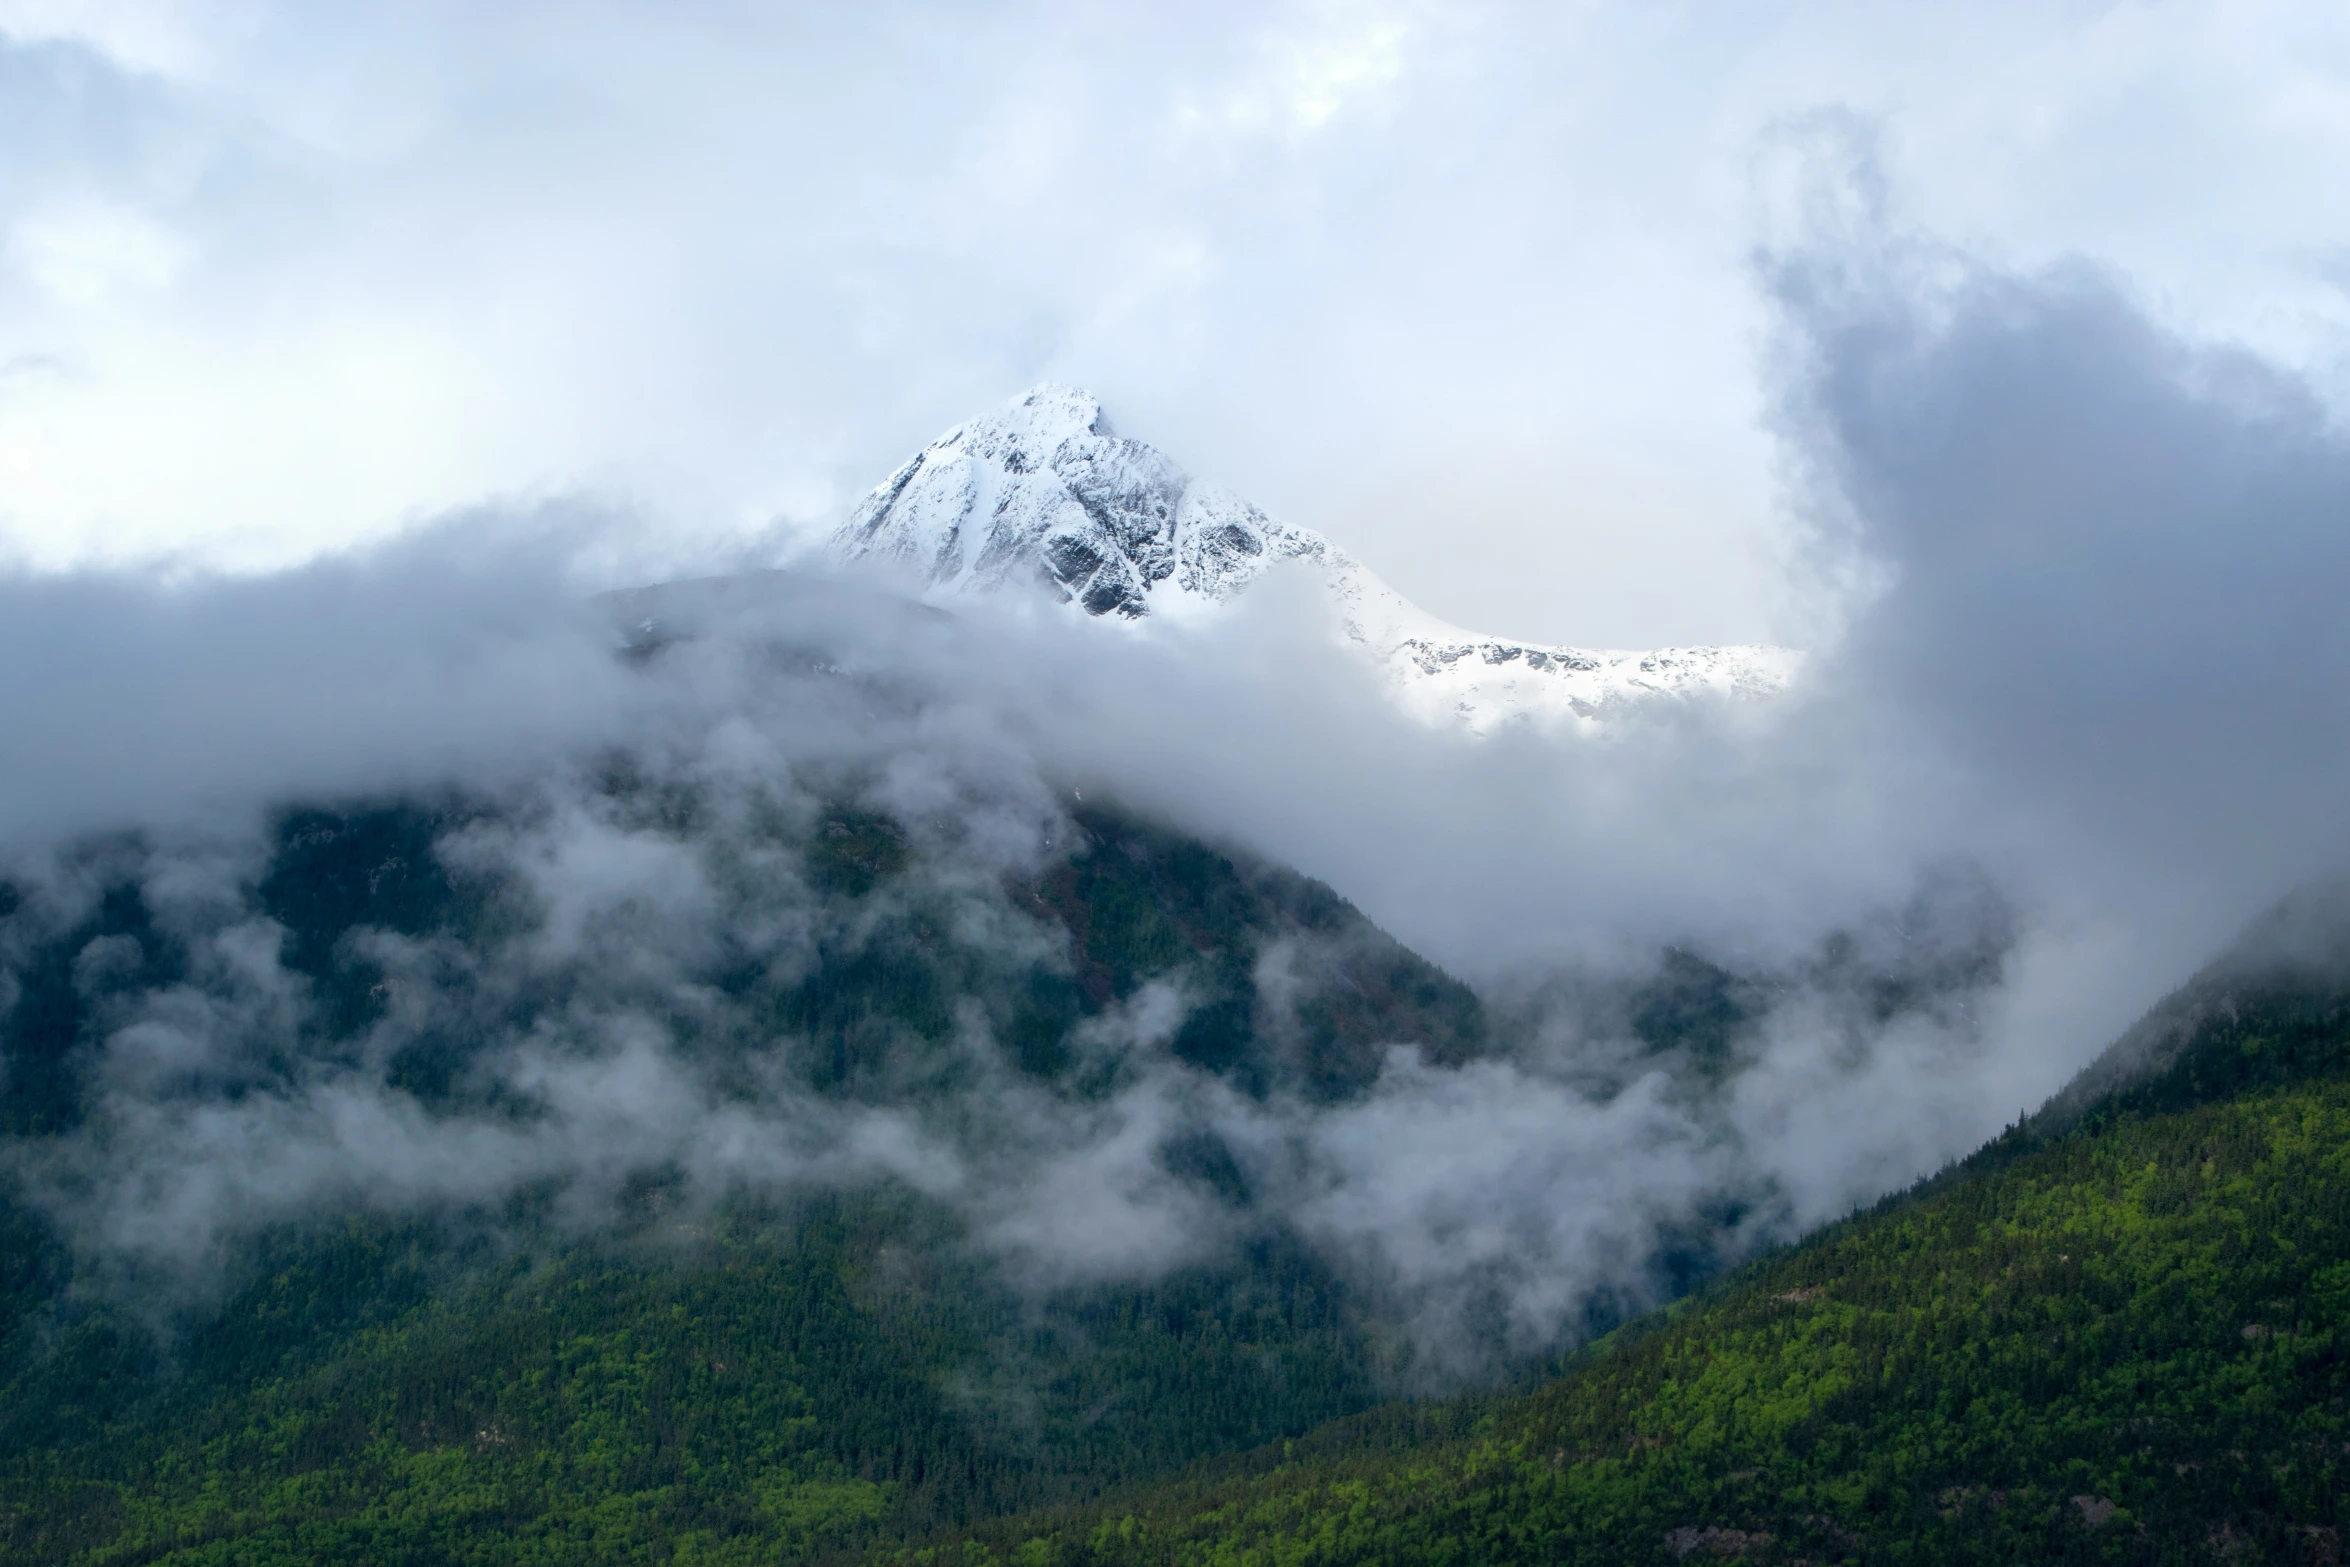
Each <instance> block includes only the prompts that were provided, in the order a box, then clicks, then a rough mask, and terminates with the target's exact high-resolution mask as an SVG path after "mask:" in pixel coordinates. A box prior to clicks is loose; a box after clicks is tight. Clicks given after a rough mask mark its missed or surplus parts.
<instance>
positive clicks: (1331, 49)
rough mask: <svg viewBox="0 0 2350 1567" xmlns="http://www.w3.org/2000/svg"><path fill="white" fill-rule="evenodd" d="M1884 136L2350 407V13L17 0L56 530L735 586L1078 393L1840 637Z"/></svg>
mask: <svg viewBox="0 0 2350 1567" xmlns="http://www.w3.org/2000/svg"><path fill="white" fill-rule="evenodd" d="M1824 109H1826V110H1839V111H1844V112H1846V113H1849V114H1850V115H1853V116H1856V117H1857V118H1858V119H1859V120H1860V121H1861V122H1864V123H1870V124H1874V125H1875V126H1876V127H1877V129H1878V134H1879V135H1880V137H1881V142H1882V158H1883V166H1884V169H1885V172H1886V175H1887V177H1888V179H1889V181H1890V183H1891V185H1892V187H1893V188H1894V190H1895V192H1896V196H1897V199H1898V201H1899V203H1900V205H1901V206H1902V208H1903V210H1904V211H1905V212H1906V213H1908V214H1909V215H1910V217H1911V219H1912V220H1914V221H1915V222H1916V223H1917V224H1918V225H1920V226H1921V227H1923V228H1926V229H1929V230H1931V231H1934V232H1936V233H1939V234H1941V235H1944V236H1946V237H1947V238H1949V239H1950V240H1952V241H1953V242H1955V243H1957V244H1959V245H1962V246H1964V247H1966V249H1967V250H1968V251H1969V252H1971V253H1972V254H1975V255H1977V256H1980V257H1984V258H1987V259H1989V260H1991V261H1993V262H1995V263H1997V264H2000V265H2003V266H2008V267H2021V268H2027V269H2028V268H2030V267H2032V266H2035V265H2037V264H2039V263H2041V262H2043V261H2046V260H2048V259H2050V258H2054V257H2057V256H2061V255H2064V254H2067V253H2072V252H2080V253H2084V254H2087V255H2089V256H2092V257H2095V258H2098V259H2100V260H2102V261H2104V262H2105V263H2107V264H2108V265H2109V266H2110V267H2111V268H2113V269H2114V272H2115V273H2116V274H2117V275H2118V276H2119V277H2120V278H2121V279H2123V284H2124V286H2125V287H2126V288H2128V289H2130V290H2132V291H2133V292H2134V294H2135V298H2136V303H2137V305H2138V306H2139V307H2140V308H2143V309H2144V310H2146V311H2147V312H2149V313H2150V314H2151V315H2152V316H2153V318H2154V319H2156V320H2157V321H2160V322H2162V323H2164V324H2165V325H2167V326H2170V327H2173V328H2176V329H2180V330H2183V331H2185V332H2187V333H2188V334H2190V335H2191V336H2195V337H2200V338H2205V339H2212V340H2218V341H2221V342H2237V343H2242V344H2245V345H2248V346H2252V347H2254V348H2257V349H2258V350H2260V351H2261V352H2262V353H2263V354H2264V355H2266V356H2268V357H2269V358H2271V359H2273V360H2276V361H2279V362H2282V363H2284V364H2286V365H2288V366H2291V367H2293V368H2295V369H2298V370H2300V371H2302V372H2304V373H2306V374H2307V375H2309V376H2310V377H2311V378H2312V381H2313V384H2314V385H2315V386H2316V387H2317V388H2318V389H2319V391H2320V393H2321V395H2324V396H2327V397H2332V398H2335V399H2336V400H2337V403H2338V402H2339V399H2340V390H2341V388H2342V387H2343V386H2345V385H2346V384H2350V374H2346V372H2345V365H2346V363H2350V360H2346V359H2345V345H2346V343H2350V336H2346V328H2350V299H2346V298H2345V295H2344V292H2343V286H2342V284H2343V280H2345V279H2350V245H2346V244H2345V228H2346V226H2350V225H2345V222H2344V220H2343V219H2342V217H2341V214H2342V212H2343V211H2344V206H2343V201H2342V199H2341V198H2342V195H2343V192H2344V187H2345V182H2346V178H2350V10H2345V9H2344V8H2342V7H2340V6H2338V5H2324V4H2292V3H2282V0H2278V3H2270V0H2226V3H2187V0H2181V3H2146V4H2119V5H2094V4H2068V3H2056V0H2032V3H2029V4H2003V3H1997V0H1969V3H1967V4H1964V5H1957V4H1949V5H1931V6H1929V5H1903V6H1886V5H1882V4H1864V3H1836V0H1822V3H1809V4H1770V3H1761V0H1756V3H1740V4H1735V5H1731V4H1713V5H1696V4H1672V3H1664V0H1649V3H1640V4H1630V3H1625V4H1610V3H1591V4H1568V3H1553V4H1542V5H1528V6H1523V7H1516V6H1507V5H1479V4H1472V3H1467V0H1452V3H1445V4H1415V3H1407V0H1393V3H1390V0H1363V3H1345V0H1334V3H1305V4H1246V5H1241V4H1231V5H1218V4H1212V3H1202V0H1187V3H1185V4H1183V5H1179V6H1178V5H1139V4H1106V3H1105V4H1082V3H1014V4H1000V5H985V6H981V5H970V4H961V3H957V4H937V5H921V4H880V5H857V6H845V5H843V6H824V7H818V6H807V5H801V6H793V5H766V6H751V5H732V4H723V3H691V4H674V3H673V4H662V5H652V4H637V5H629V4H583V3H567V4H563V5H560V6H557V5H545V4H535V3H531V0H504V3H501V4H500V5H497V6H495V7H482V6H473V5H458V4H428V3H419V4H408V5H396V6H381V5H366V6H362V5H356V4H352V5H331V4H317V3H306V4H300V5H295V4H274V3H270V0H217V3H211V0H191V3H187V4H178V5H174V4H168V3H141V0H126V3H119V4H114V3H106V0H86V3H80V4H76V3H73V0H0V148H4V149H5V151H4V153H0V553H4V554H5V555H6V556H8V557H13V558H14V560H15V561H16V562H17V563H18V564H20V565H31V566H34V567H37V568H44V569H46V568H54V567H58V566H63V565H66V564H69V563H77V562H92V561H107V562H114V563H122V562H136V561H149V560H158V559H168V560H173V561H178V562H196V563H220V564H229V565H234V566H240V567H249V566H260V565H267V564H278V563H285V562H289V561H293V560H298V559H301V558H304V557H306V556H308V555H311V554H313V553H316V552H318V551H320V550H321V549H325V548H328V547H331V546H334V545H336V544H339V543H343V542H347V541H350V540H353V539H356V538H362V537H370V536H376V535H380V534H382V533H384V532H387V531H390V530H395V529H398V528H401V527H403V526H407V525H411V524H413V523H415V522H416V521H418V520H419V519H422V518H424V517H427V516H429V515H431V514H433V513H435V512H439V511H442V510H445V509H448V508H452V507H458V506H463V505H466V504H468V503H472V502H476V501H479V500H482V499H485V498H500V497H504V498H511V497H515V496H524V497H545V496H550V495H556V496H561V495H569V494H574V493H579V492H586V493H588V494H590V495H594V496H598V497H602V498H604V499H606V500H617V501H619V502H621V503H622V504H624V505H626V506H633V507H634V508H636V509H637V510H638V512H639V513H640V514H641V518H642V528H643V531H642V534H641V542H640V544H639V546H638V549H639V552H640V553H641V555H642V556H643V558H644V559H645V560H646V561H647V562H648V563H649V564H648V566H647V569H648V570H651V569H659V568H663V567H681V566H684V565H690V564H692V563H693V562H694V561H695V560H696V558H697V557H701V558H705V559H706V558H707V556H708V553H709V552H710V551H711V550H712V549H714V548H717V547H719V546H721V545H722V544H724V543H725V542H726V541H728V540H740V539H745V538H751V537H756V536H758V535H759V533H760V530H762V529H764V528H767V527H769V526H770V525H771V524H773V523H774V522H775V521H776V520H777V519H779V518H781V519H786V520H796V521H798V522H802V523H807V522H823V521H828V520H830V519H831V518H832V517H834V516H836V515H837V514H838V513H839V512H840V511H841V510H842V509H844V508H845V506H846V505H847V504H849V502H850V501H851V500H852V499H853V498H854V496H855V495H856V493H857V492H859V491H860V490H862V489H863V488H865V487H867V486H869V485H871V484H872V483H874V482H876V481H877V480H878V479H879V478H880V477H881V476H882V475H883V474H884V473H885V472H886V471H887V470H888V469H890V468H891V467H892V466H894V465H895V464H896V463H897V462H898V461H900V460H902V458H903V457H904V456H905V455H907V454H908V453H910V452H911V451H912V450H914V449H916V448H918V447H919V446H920V445H921V444H922V443H924V442H925V441H927V440H928V439H930V438H931V437H932V436H934V435H935V434H937V433H938V432H939V431H940V430H941V429H942V428H944V427H945V426H947V425H950V424H952V423H954V422H956V421H958V420H960V419H961V418H963V417H965V416H967V415H968V414H971V413H973V412H977V411H979V410H982V409H985V408H987V407H989V406H991V405H993V404H995V403H997V402H1000V401H1001V400H1003V399H1004V398H1006V397H1008V396H1010V395H1011V394H1013V393H1014V392H1016V391H1018V390H1019V389H1020V388H1022V387H1023V386H1025V385H1027V384H1029V383H1032V382H1034V381H1037V380H1039V379H1045V378H1051V379H1057V380H1063V381H1071V382H1075V383H1078V384H1081V385H1085V386H1088V387H1090V388H1092V389H1093V390H1095V391H1096V392H1097V393H1099V395H1100V396H1101V397H1102V398H1103V400H1104V402H1105V403H1106V404H1107V405H1108V407H1109V409H1110V411H1111V413H1112V416H1113V418H1114V419H1116V421H1117V422H1118V424H1119V425H1120V427H1121V429H1122V430H1123V431H1124V433H1128V434H1133V435H1138V436H1141V437H1143V438H1145V439H1149V440H1152V441H1154V442H1156V443H1157V444H1159V445H1161V446H1163V447H1165V448H1167V449H1168V450H1169V451H1170V452H1172V453H1173V454H1174V455H1175V456H1176V457H1177V458H1178V459H1179V460H1181V461H1183V462H1184V463H1185V464H1186V465H1187V466H1189V467H1191V468H1192V469H1193V470H1194V471H1196V472H1198V473H1201V474H1203V475H1207V476H1210V477H1214V478H1218V479H1221V480H1223V481H1225V482H1227V483H1229V484H1231V485H1233V486H1234V487H1236V488H1238V489H1240V490H1241V491H1242V492H1244V493H1246V494H1249V495H1250V496H1252V497H1253V498H1255V499H1257V500H1258V501H1259V502H1260V503H1261V504H1263V505H1265V506H1266V507H1267V508H1268V509H1270V510H1272V511H1273V512H1275V513H1276V514H1277V515H1280V516H1282V517H1284V518H1286V519H1287V520H1290V521H1294V522H1298V523H1303V524H1307V525H1310V526H1314V527H1318V528H1321V529H1323V530H1325V531H1327V532H1328V533H1330V534H1332V535H1333V536H1335V537H1336V538H1337V539H1339V540H1340V541H1341V542H1342V543H1344V544H1346V545H1348V546H1349V547H1351V548H1353V549H1355V550H1356V551H1358V552H1359V553H1360V554H1362V555H1363V556H1364V557H1365V558H1366V559H1367V560H1368V561H1369V562H1370V563H1371V564H1372V565H1373V566H1374V567H1375V568H1376V569H1378V570H1380V571H1381V572H1382V573H1384V574H1385V575H1387V576H1388V577H1389V578H1390V579H1391V580H1392V581H1394V582H1395V583H1396V585H1397V586H1399V587H1400V588H1402V589H1403V590H1404V591H1405V592H1406V593H1407V594H1409V595H1410V596H1412V597H1414V598H1416V599H1418V600H1419V601H1420V602H1421V603H1423V604H1424V605H1425V606H1426V607H1427V608H1429V609H1431V610H1433V611H1436V612H1438V613H1440V614H1443V615H1445V616H1447V617H1449V618H1452V619H1455V620H1458V621H1461V622H1464V623H1467V624H1470V625H1474V626H1477V627H1480V628H1483V629H1490V630H1495V631H1502V632H1509V633H1515V634H1519V635H1526V636H1534V637H1541V638H1546V639H1551V640H1558V641H1577V642H1586V643H1603V644H1614V645H1635V646H1637V645H1644V644H1654V643H1664V642H1707V641H1729V640H1742V639H1753V638H1760V637H1768V636H1777V637H1781V638H1787V639H1793V640H1802V639H1803V637H1804V634H1805V631H1806V627H1805V626H1804V624H1803V623H1802V621H1801V617H1800V616H1799V615H1797V614H1795V613H1793V612H1792V610H1791V608H1790V605H1791V602H1792V600H1791V598H1790V595H1789V593H1788V591H1787V589H1786V587H1785V577H1784V573H1783V572H1782V570H1781V569H1780V564H1779V558H1780V556H1781V555H1782V553H1783V551H1784V539H1785V537H1786V532H1787V529H1786V524H1785V520H1784V507H1785V496H1784V494H1783V492H1782V490H1781V489H1780V487H1779V481H1778V478H1777V475H1776V471H1775V468H1774V463H1775V448H1774V446H1773V443H1772V440H1771V437H1770V435H1769V433H1768V431H1767V430H1766V429H1765V428H1764V423H1763V417H1764V410H1765V408H1766V406H1767V397H1766V391H1767V386H1768V379H1767V376H1766V375H1765V373H1764V371H1763V368H1762V361H1763V358H1764V351H1765V348H1766V346H1767V344H1768V342H1769V340H1770V335H1771V331H1772V321H1773V315H1772V309H1771V306H1770V305H1769V303H1768V295H1767V290H1766V289H1764V288H1763V287H1762V286H1761V285H1760V284H1759V283H1758V281H1757V279H1756V276H1755V274H1754V269H1753V267H1752V265H1751V263H1750V259H1749V258H1750V256H1751V254H1752V252H1753V250H1754V247H1755V246H1756V245H1757V244H1758V243H1764V242H1768V241H1769V239H1770V238H1771V235H1772V229H1773V224H1774V222H1775V221H1776V219H1775V216H1774V211H1773V198H1774V194H1775V191H1776V185H1775V182H1774V174H1773V170H1774V163H1773V157H1774V149H1775V148H1776V147H1777V146H1779V145H1780V144H1781V143H1782V142H1783V141H1784V140H1786V138H1787V131H1786V127H1787V126H1788V124H1789V123H1790V121H1791V120H1799V119H1801V118H1802V117H1804V116H1807V115H1816V114H1817V113H1818V112H1819V111H1821V110H1824Z"/></svg>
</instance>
